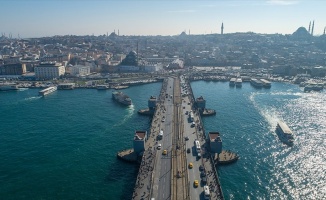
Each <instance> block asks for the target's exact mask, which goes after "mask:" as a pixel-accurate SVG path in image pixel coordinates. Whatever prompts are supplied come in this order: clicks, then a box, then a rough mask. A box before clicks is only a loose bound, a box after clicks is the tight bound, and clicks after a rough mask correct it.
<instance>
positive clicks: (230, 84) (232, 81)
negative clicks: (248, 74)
mask: <svg viewBox="0 0 326 200" xmlns="http://www.w3.org/2000/svg"><path fill="white" fill-rule="evenodd" d="M236 80H237V79H236V78H231V79H230V82H229V86H231V87H233V86H235V81H236Z"/></svg>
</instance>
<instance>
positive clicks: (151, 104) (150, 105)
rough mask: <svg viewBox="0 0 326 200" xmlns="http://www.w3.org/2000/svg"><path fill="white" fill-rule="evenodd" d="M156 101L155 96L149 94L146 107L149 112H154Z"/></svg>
mask: <svg viewBox="0 0 326 200" xmlns="http://www.w3.org/2000/svg"><path fill="white" fill-rule="evenodd" d="M156 102H157V99H156V97H155V96H151V98H149V100H148V108H149V111H150V112H151V113H154V111H155V108H156Z"/></svg>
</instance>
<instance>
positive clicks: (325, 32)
mask: <svg viewBox="0 0 326 200" xmlns="http://www.w3.org/2000/svg"><path fill="white" fill-rule="evenodd" d="M325 34H326V26H325V28H324V35H325Z"/></svg>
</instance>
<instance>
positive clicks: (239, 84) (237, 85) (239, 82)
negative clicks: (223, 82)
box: [235, 78, 242, 87]
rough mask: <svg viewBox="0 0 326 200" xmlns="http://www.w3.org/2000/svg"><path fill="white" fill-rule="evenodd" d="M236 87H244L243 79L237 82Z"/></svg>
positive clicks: (238, 79)
mask: <svg viewBox="0 0 326 200" xmlns="http://www.w3.org/2000/svg"><path fill="white" fill-rule="evenodd" d="M235 86H236V87H242V79H241V78H237V80H236V81H235Z"/></svg>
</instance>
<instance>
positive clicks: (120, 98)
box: [112, 91, 132, 106]
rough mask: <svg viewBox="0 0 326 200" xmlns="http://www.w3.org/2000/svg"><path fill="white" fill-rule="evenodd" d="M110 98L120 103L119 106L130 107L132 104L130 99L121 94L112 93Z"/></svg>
mask: <svg viewBox="0 0 326 200" xmlns="http://www.w3.org/2000/svg"><path fill="white" fill-rule="evenodd" d="M112 98H113V99H114V100H115V101H117V102H119V103H121V104H124V105H128V106H129V105H131V104H132V101H131V99H130V97H129V96H128V95H126V94H124V93H122V92H120V91H119V92H112Z"/></svg>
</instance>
